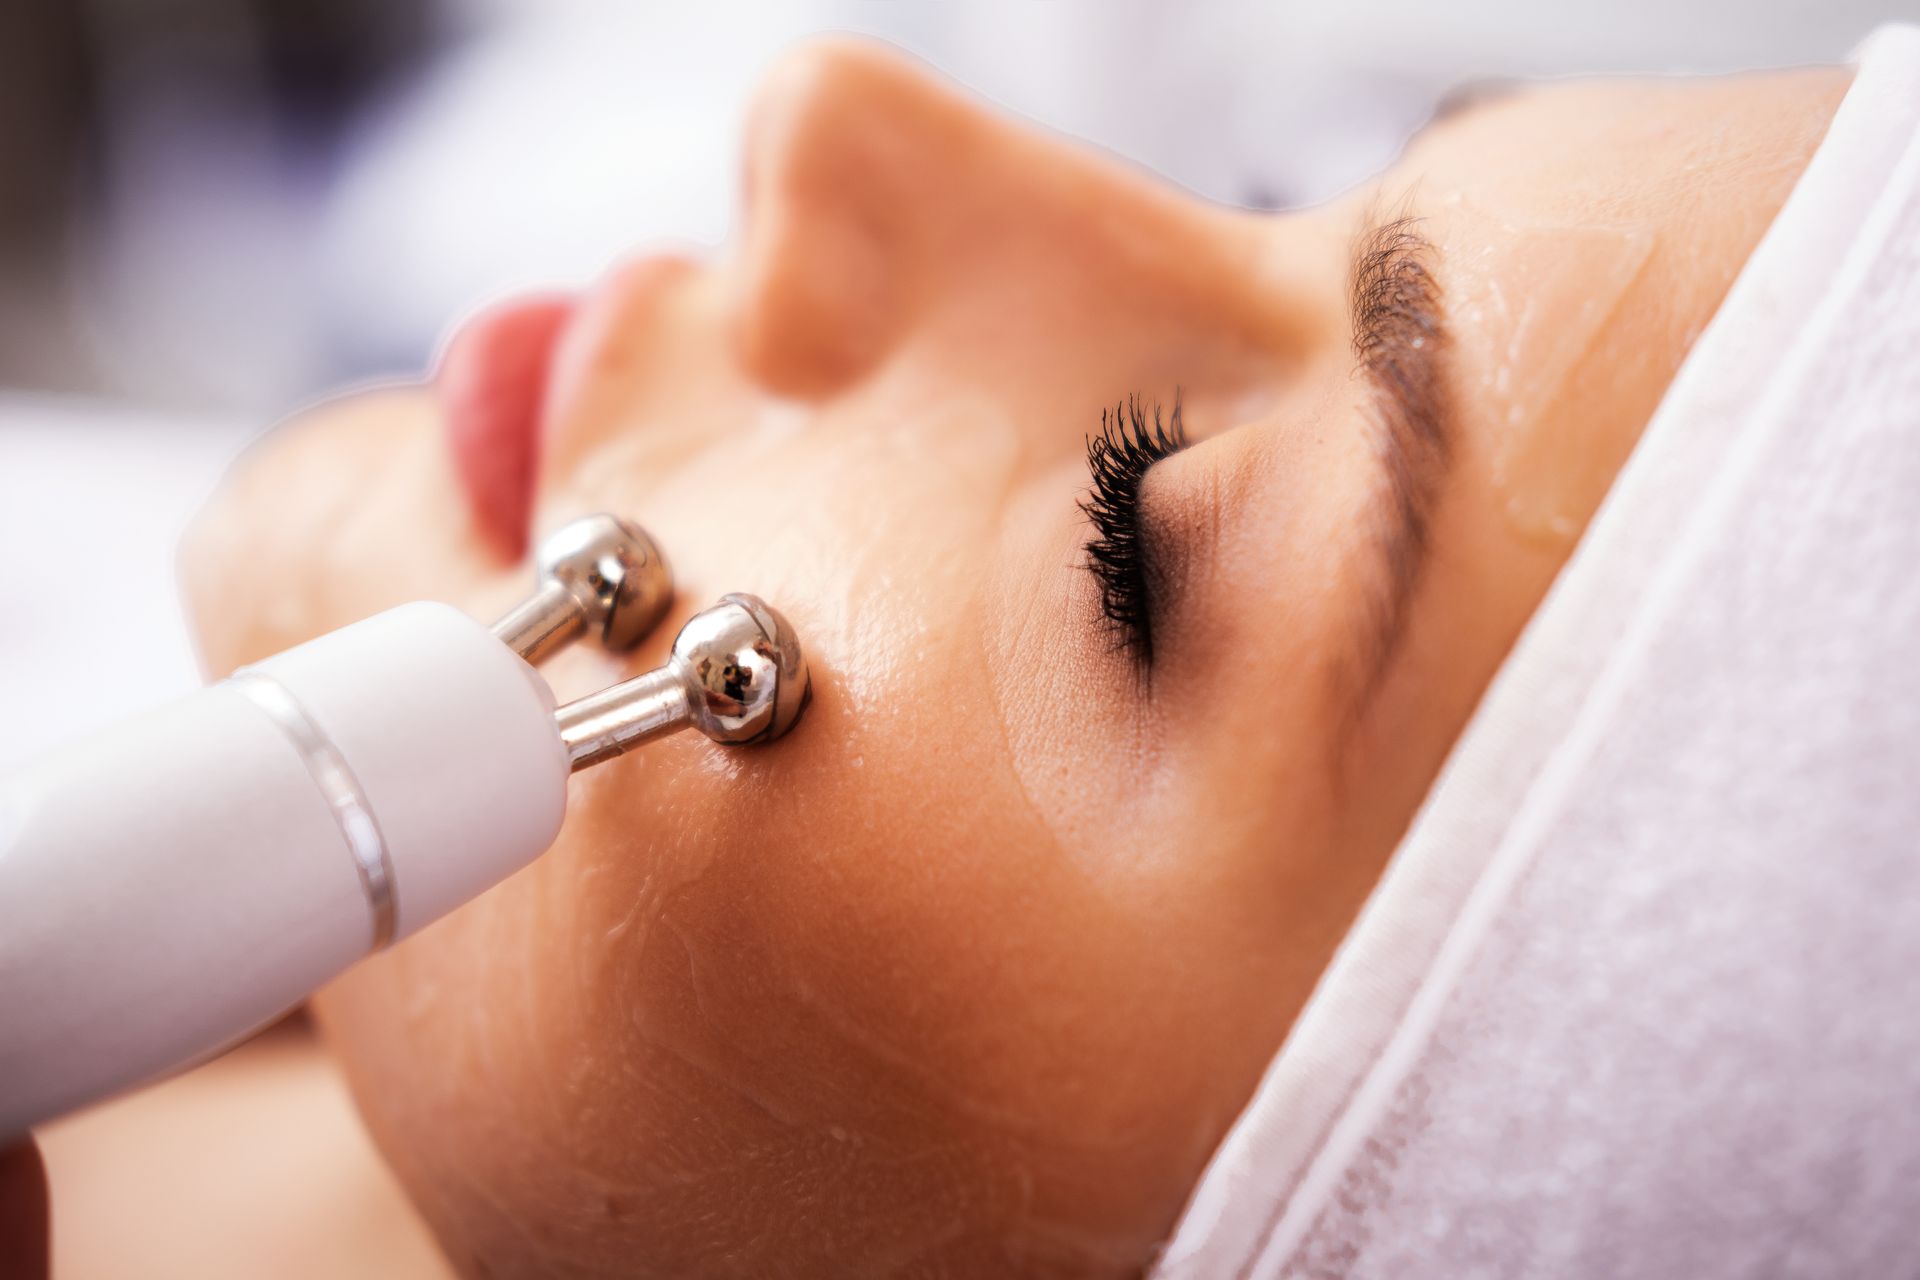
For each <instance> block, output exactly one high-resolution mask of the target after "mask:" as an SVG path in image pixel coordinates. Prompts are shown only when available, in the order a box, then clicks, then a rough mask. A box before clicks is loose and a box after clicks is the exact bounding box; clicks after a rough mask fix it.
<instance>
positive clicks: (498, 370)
mask: <svg viewBox="0 0 1920 1280" xmlns="http://www.w3.org/2000/svg"><path fill="white" fill-rule="evenodd" d="M573 311H574V299H573V298H572V297H570V296H567V295H564V294H538V295H530V296H527V297H524V298H517V299H514V300H512V301H509V302H504V303H498V304H496V305H494V306H490V307H487V308H485V309H484V310H482V311H480V312H478V313H477V314H475V315H474V316H472V317H471V318H469V319H468V320H467V321H466V322H465V323H464V324H462V325H461V326H460V328H459V330H458V332H456V333H455V334H454V336H453V340H452V341H451V342H449V343H448V344H447V350H446V354H445V355H444V356H443V357H442V358H441V361H440V367H439V369H438V370H436V371H435V374H434V383H435V385H436V386H437V387H438V389H439V393H440V400H441V404H442V406H443V408H444V411H445V413H446V423H447V441H448V445H449V447H450V448H451V449H452V452H453V464H454V470H455V472H456V473H457V474H458V475H459V477H460V483H461V487H462V488H463V489H464V490H465V491H466V495H467V503H468V505H469V507H470V508H471V509H472V511H473V516H474V521H475V523H476V524H477V525H478V526H479V528H480V531H481V533H482V534H483V535H484V536H485V537H486V538H487V540H488V541H490V542H492V543H494V544H495V545H496V546H498V547H499V548H500V550H501V551H503V552H505V553H506V554H508V555H510V556H512V557H515V558H518V557H519V556H520V555H521V554H522V553H523V552H524V551H525V550H526V545H527V532H528V523H529V521H530V520H531V518H532V514H533V488H534V480H535V478H536V476H537V474H538V471H539V464H540V413H541V404H542V402H543V401H544V399H545V397H546V391H547V380H548V376H549V374H550V372H551V370H552V366H553V353H554V348H555V346H556V345H557V343H558V342H559V338H560V334H561V332H562V330H563V329H564V328H565V326H566V323H567V320H568V319H569V318H570V317H571V316H572V314H573Z"/></svg>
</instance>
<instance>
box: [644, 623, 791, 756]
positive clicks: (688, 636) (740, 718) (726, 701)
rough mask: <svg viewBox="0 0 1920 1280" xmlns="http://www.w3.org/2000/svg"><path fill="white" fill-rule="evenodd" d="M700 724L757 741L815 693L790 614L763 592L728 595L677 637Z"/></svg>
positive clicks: (680, 665) (785, 724) (785, 725)
mask: <svg viewBox="0 0 1920 1280" xmlns="http://www.w3.org/2000/svg"><path fill="white" fill-rule="evenodd" d="M672 663H673V667H674V669H675V670H676V671H678V672H679V674H680V678H681V681H682V682H683V684H684V686H685V688H686V691H687V709H688V714H689V716H690V718H691V719H692V721H693V723H694V725H695V727H697V728H698V729H699V730H700V732H702V733H704V734H706V735H707V736H708V737H709V738H712V739H713V740H714V741H715V742H757V741H761V740H763V739H767V738H777V737H779V736H780V735H781V734H783V733H785V732H786V731H787V730H789V729H791V728H792V727H793V723H794V721H796V720H798V719H799V718H800V713H801V711H803V710H805V708H806V705H807V700H808V698H810V697H811V696H812V694H813V683H812V680H811V679H810V678H809V676H808V674H807V659H806V655H804V654H803V653H801V651H800V638H799V637H798V636H796V635H794V633H793V628H792V627H791V626H789V625H788V623H787V620H786V619H785V618H783V617H781V616H780V614H779V613H778V612H777V611H776V610H775V609H774V608H773V607H772V606H771V605H769V604H767V603H766V602H765V601H764V600H761V599H760V598H759V597H758V596H749V595H728V596H722V597H720V603H719V604H717V605H715V606H714V607H713V608H711V609H707V610H704V611H703V612H700V613H696V614H695V615H694V616H693V617H692V618H690V619H688V621H687V625H686V626H684V627H682V628H681V629H680V634H679V635H678V636H677V637H675V639H674V642H673V659H672Z"/></svg>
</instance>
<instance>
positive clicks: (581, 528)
mask: <svg viewBox="0 0 1920 1280" xmlns="http://www.w3.org/2000/svg"><path fill="white" fill-rule="evenodd" d="M534 564H535V568H536V571H537V572H538V573H539V575H540V578H541V580H542V581H552V582H556V583H558V584H559V585H560V586H562V587H564V588H566V591H567V593H568V594H569V595H571V596H572V597H573V598H574V599H575V600H576V601H578V602H579V604H580V608H581V609H582V611H583V612H584V613H585V615H586V624H587V630H588V631H590V632H594V633H596V634H597V635H598V636H599V638H600V642H601V643H602V644H604V645H606V646H607V647H608V648H610V649H631V648H632V647H633V646H634V645H636V644H639V643H640V641H641V640H643V639H645V638H646V635H647V633H648V632H650V631H652V630H653V629H654V627H655V626H657V625H659V622H660V619H661V617H662V616H663V615H664V614H665V613H666V611H667V607H668V606H669V605H671V604H672V603H673V570H672V569H670V568H669V567H668V566H667V560H666V557H665V556H663V555H661V554H660V548H658V547H656V546H655V545H654V544H653V539H652V538H649V537H648V536H647V535H646V533H645V531H644V530H642V529H641V528H640V526H638V525H636V524H634V523H632V522H631V521H628V520H622V519H620V518H619V517H618V516H610V515H592V516H583V517H581V518H580V519H578V520H575V521H573V522H572V523H570V524H566V525H563V526H561V527H560V528H558V529H556V530H554V532H553V533H552V534H550V535H549V536H548V537H546V538H544V539H542V541H541V543H540V549H539V551H538V552H537V553H536V554H535V557H534Z"/></svg>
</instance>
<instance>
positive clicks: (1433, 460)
mask: <svg viewBox="0 0 1920 1280" xmlns="http://www.w3.org/2000/svg"><path fill="white" fill-rule="evenodd" d="M1437 256H1438V255H1437V252H1436V250H1435V249H1434V246H1433V244H1432V242H1431V241H1429V240H1428V239H1427V238H1426V237H1425V236H1423V235H1421V234H1420V230H1419V220H1418V219H1417V218H1414V217H1411V216H1409V215H1407V214H1404V213H1402V214H1397V215H1394V216H1390V217H1385V218H1374V219H1370V220H1369V222H1368V224H1367V226H1366V228H1365V229H1364V230H1363V231H1362V232H1361V233H1360V235H1359V236H1358V237H1356V238H1355V241H1354V246H1353V256H1352V261H1351V263H1350V264H1349V268H1348V281H1347V292H1348V297H1349V303H1350V309H1351V312H1352V316H1353V356H1354V365H1355V372H1356V373H1357V374H1358V375H1359V376H1360V377H1361V378H1362V380H1363V381H1364V383H1365V385H1366V389H1367V399H1368V411H1369V419H1370V426H1371V430H1370V431H1369V440H1370V443H1371V445H1372V447H1373V450H1374V455H1375V458H1376V460H1377V462H1378V464H1379V475H1380V480H1381V483H1380V486H1379V488H1378V490H1377V493H1376V497H1375V500H1374V502H1373V504H1372V509H1371V510H1370V511H1369V512H1368V513H1367V516H1366V519H1367V522H1368V523H1369V525H1370V526H1371V534H1370V536H1371V537H1372V539H1373V542H1374V544H1375V545H1374V550H1373V554H1374V563H1375V564H1376V565H1377V566H1378V572H1377V574H1376V575H1375V582H1374V583H1373V584H1372V585H1371V587H1370V588H1369V590H1370V598H1369V600H1368V601H1367V604H1366V608H1365V613H1366V617H1365V621H1364V627H1365V634H1364V636H1363V643H1362V646H1361V650H1360V652H1361V656H1362V661H1363V664H1364V665H1363V667H1362V671H1361V674H1362V676H1363V679H1362V692H1363V694H1364V693H1367V692H1371V690H1372V689H1373V688H1374V686H1375V685H1376V684H1377V683H1378V681H1379V679H1380V677H1381V674H1382V673H1383V671H1384V670H1385V668H1386V666H1387V664H1388V662H1389V661H1391V659H1392V657H1393V654H1394V652H1395V651H1396V649H1397V648H1398V647H1399V642H1400V639H1401V636H1402V634H1403V633H1404V631H1405V630H1406V618H1407V612H1408V608H1409V606H1410V604H1411V603H1412V599H1413V594H1414V590H1415V588H1416V587H1417V585H1418V584H1419V580H1420V574H1421V570H1422V567H1423V566H1424V565H1425V563H1426V561H1427V556H1428V542H1429V523H1430V520H1431V516H1432V511H1433V505H1434V502H1435V499H1436V498H1437V496H1438V494H1439V490H1440V486H1441V484H1442V483H1443V482H1444V480H1445V478H1446V474H1447V465H1448V462H1449V460H1450V458H1451V456H1452V441H1453V437H1454V415H1453V406H1452V402H1451V400H1450V399H1449V397H1448V394H1447V385H1448V384H1447V380H1446V376H1445V374H1446V362H1447V354H1448V351H1449V348H1450V341H1449V337H1448V333H1447V327H1446V323H1445V306H1444V298H1443V295H1442V293H1441V290H1440V284H1439V281H1438V279H1437V278H1436V277H1435V274H1434V264H1435V260H1436V258H1437Z"/></svg>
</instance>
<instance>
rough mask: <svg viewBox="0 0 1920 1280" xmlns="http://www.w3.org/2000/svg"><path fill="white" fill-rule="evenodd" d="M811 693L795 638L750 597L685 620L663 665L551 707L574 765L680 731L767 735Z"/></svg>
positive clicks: (735, 741)
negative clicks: (561, 705)
mask: <svg viewBox="0 0 1920 1280" xmlns="http://www.w3.org/2000/svg"><path fill="white" fill-rule="evenodd" d="M812 694H813V681H812V677H811V676H810V675H809V673H808V671H807V659H806V655H805V654H804V653H803V652H801V649H800V639H799V637H798V636H796V635H795V634H794V631H793V628H792V626H790V625H789V624H788V623H787V620H786V619H785V618H783V617H781V616H780V614H779V613H778V612H777V611H776V610H775V609H774V608H773V607H772V606H771V605H769V604H767V603H766V601H764V600H761V599H760V598H759V597H758V596H749V595H730V596H722V597H721V598H720V603H718V604H716V605H714V606H713V608H711V609H704V610H702V611H701V612H699V613H696V614H694V615H693V617H691V618H689V619H688V620H687V625H686V626H684V627H682V628H681V629H680V634H679V636H678V637H676V638H675V639H674V642H673V653H672V655H671V656H670V657H669V658H668V659H667V661H666V663H665V664H664V665H662V666H659V667H656V668H654V669H653V670H652V671H646V672H642V673H641V674H639V675H637V676H635V677H633V678H632V679H631V680H623V681H621V682H620V683H619V684H617V685H614V686H613V687H612V688H610V689H602V690H601V691H600V692H598V693H590V694H588V695H587V696H586V697H584V698H581V699H578V700H577V701H574V702H569V703H567V704H566V705H565V706H563V707H561V708H560V709H559V710H558V711H556V712H554V720H555V723H556V724H558V726H559V728H560V741H561V742H562V744H563V745H565V747H566V749H567V758H568V760H569V761H570V762H571V766H572V768H573V769H574V770H576V771H577V770H580V769H585V768H588V767H590V766H592V765H596V764H599V763H600V762H601V761H603V760H611V759H613V758H614V757H615V756H618V755H622V754H624V753H625V752H628V751H631V750H633V749H634V748H635V747H638V746H640V745H642V744H643V743H647V742H652V741H653V740H654V739H656V738H663V737H665V736H666V735H668V734H670V733H678V732H679V731H680V730H682V729H687V728H693V729H698V730H699V731H700V732H701V733H703V734H705V735H706V736H707V737H709V738H711V739H713V740H714V741H715V742H724V743H728V744H730V745H739V744H742V743H750V742H766V741H768V740H769V739H772V738H777V737H779V736H780V735H781V734H783V733H785V732H786V731H787V730H789V729H791V728H792V727H793V725H794V722H795V721H796V720H798V719H799V718H800V713H801V712H802V711H804V710H806V706H807V700H808V699H809V698H810V697H811V696H812Z"/></svg>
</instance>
